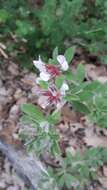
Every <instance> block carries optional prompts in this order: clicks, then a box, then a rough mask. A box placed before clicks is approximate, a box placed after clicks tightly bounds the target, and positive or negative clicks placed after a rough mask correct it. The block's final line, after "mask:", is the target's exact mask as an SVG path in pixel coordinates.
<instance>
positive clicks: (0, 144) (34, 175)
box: [0, 138, 57, 190]
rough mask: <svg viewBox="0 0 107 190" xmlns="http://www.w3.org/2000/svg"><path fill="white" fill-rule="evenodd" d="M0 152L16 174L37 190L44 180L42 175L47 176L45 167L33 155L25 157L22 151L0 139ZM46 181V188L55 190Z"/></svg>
mask: <svg viewBox="0 0 107 190" xmlns="http://www.w3.org/2000/svg"><path fill="white" fill-rule="evenodd" d="M0 151H1V152H2V153H3V154H4V155H5V156H6V157H7V158H8V160H9V161H10V162H11V164H12V166H13V167H14V169H15V170H16V172H17V174H18V175H19V176H20V177H21V179H22V180H24V182H25V184H26V185H27V186H29V187H30V189H32V190H38V189H39V185H40V184H41V183H42V182H43V180H44V175H43V173H45V174H47V175H48V173H47V171H46V169H45V166H44V165H43V164H42V163H41V162H40V161H39V160H38V159H37V158H36V157H34V156H33V155H27V154H26V152H25V150H24V149H22V150H21V149H15V148H14V146H12V145H9V144H7V143H6V142H5V141H4V140H3V139H1V138H0ZM52 183H54V182H52V180H51V183H50V182H49V181H48V182H46V184H47V185H48V186H47V188H49V189H51V188H52V186H53V187H54V188H53V190H57V188H56V187H55V185H52Z"/></svg>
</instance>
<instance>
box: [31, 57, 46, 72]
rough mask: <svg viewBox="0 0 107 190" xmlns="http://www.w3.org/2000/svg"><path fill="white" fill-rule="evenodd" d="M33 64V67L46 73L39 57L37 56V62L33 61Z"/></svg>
mask: <svg viewBox="0 0 107 190" xmlns="http://www.w3.org/2000/svg"><path fill="white" fill-rule="evenodd" d="M33 64H34V65H35V67H36V68H37V69H38V70H39V71H40V72H42V71H44V72H45V71H46V69H45V63H44V62H43V61H42V60H41V57H40V56H39V60H34V61H33Z"/></svg>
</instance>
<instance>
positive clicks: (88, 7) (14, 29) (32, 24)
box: [0, 0, 107, 67]
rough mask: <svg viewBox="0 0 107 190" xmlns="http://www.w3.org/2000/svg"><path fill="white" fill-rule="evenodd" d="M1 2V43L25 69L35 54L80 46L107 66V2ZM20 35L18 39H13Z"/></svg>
mask: <svg viewBox="0 0 107 190" xmlns="http://www.w3.org/2000/svg"><path fill="white" fill-rule="evenodd" d="M40 2H41V5H40V6H39V7H38V6H37V5H36V2H34V5H35V6H34V5H32V3H31V1H29V0H27V1H25V0H22V1H18V0H14V1H9V0H6V1H3V0H1V9H0V24H1V28H0V30H1V36H0V38H1V41H2V42H3V43H6V47H7V52H8V53H11V52H12V54H13V53H14V55H15V57H16V58H18V60H20V62H21V63H23V65H24V66H28V67H31V65H30V61H31V59H32V58H33V57H34V56H35V54H40V53H41V54H42V55H43V56H44V57H46V56H47V55H46V53H45V51H46V50H47V49H48V54H49V55H50V54H51V52H52V49H53V48H54V47H56V46H58V47H59V48H60V49H61V50H63V49H64V48H65V47H66V46H70V45H71V44H77V45H80V46H82V47H84V48H86V49H87V50H89V51H90V52H92V53H93V54H94V55H96V56H99V58H100V59H101V60H102V62H104V63H106V60H107V56H106V50H107V45H106V42H107V26H106V23H107V2H106V0H94V1H92V0H63V1H62V0H44V1H42V0H41V1H40ZM11 35H16V38H17V40H16V41H13V39H12V40H11Z"/></svg>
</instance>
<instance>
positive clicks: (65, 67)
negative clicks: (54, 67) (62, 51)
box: [57, 55, 69, 71]
mask: <svg viewBox="0 0 107 190" xmlns="http://www.w3.org/2000/svg"><path fill="white" fill-rule="evenodd" d="M57 61H58V62H59V63H60V65H61V68H62V70H63V71H67V70H68V68H69V66H68V62H67V60H66V58H65V57H64V55H58V56H57Z"/></svg>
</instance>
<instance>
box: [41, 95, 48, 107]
mask: <svg viewBox="0 0 107 190" xmlns="http://www.w3.org/2000/svg"><path fill="white" fill-rule="evenodd" d="M38 104H39V105H40V106H41V107H42V108H43V109H45V108H46V107H47V106H48V105H49V101H48V97H46V96H40V98H39V99H38Z"/></svg>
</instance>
